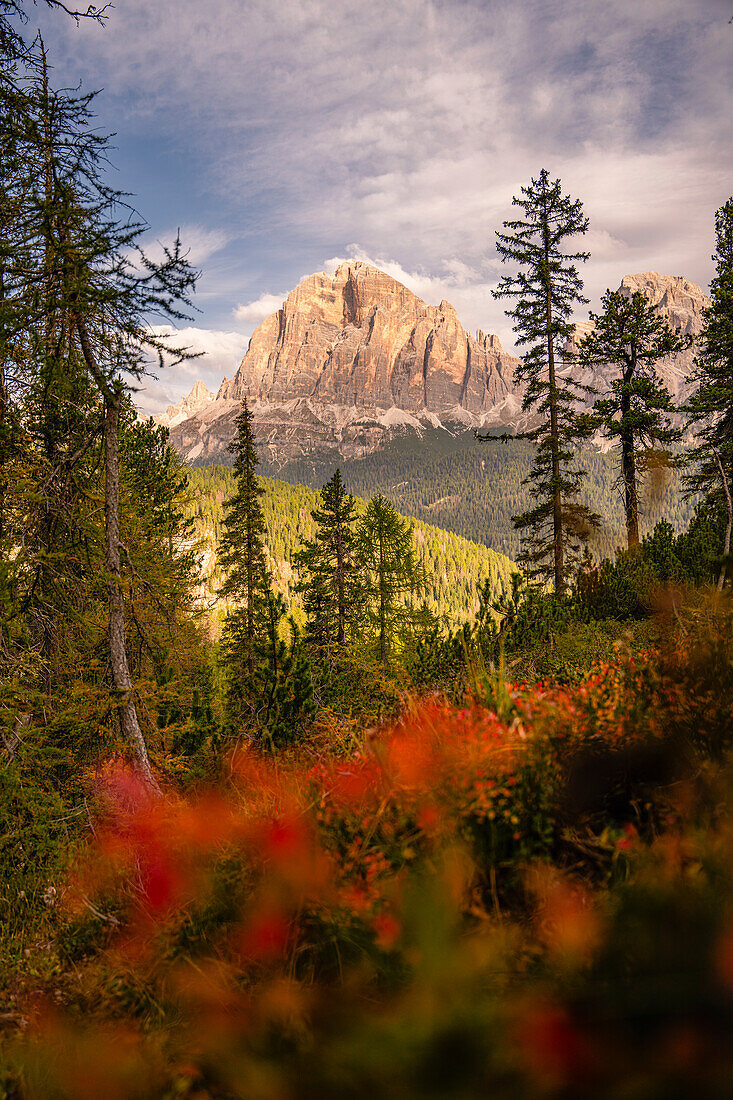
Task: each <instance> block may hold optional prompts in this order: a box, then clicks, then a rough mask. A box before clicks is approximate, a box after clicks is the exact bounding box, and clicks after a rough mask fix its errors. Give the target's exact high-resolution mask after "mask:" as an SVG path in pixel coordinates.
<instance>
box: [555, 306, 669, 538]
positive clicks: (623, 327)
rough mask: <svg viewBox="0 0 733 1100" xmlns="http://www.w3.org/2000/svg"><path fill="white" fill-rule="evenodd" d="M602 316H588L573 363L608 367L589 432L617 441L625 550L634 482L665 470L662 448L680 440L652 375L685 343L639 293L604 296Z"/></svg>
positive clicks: (634, 528) (634, 524)
mask: <svg viewBox="0 0 733 1100" xmlns="http://www.w3.org/2000/svg"><path fill="white" fill-rule="evenodd" d="M601 304H602V306H603V311H602V312H601V313H591V314H590V320H591V321H592V323H593V329H592V330H591V331H590V332H589V333H587V334H586V335H585V336H584V337H583V338H582V340H581V341H580V344H579V347H578V353H577V358H578V361H579V362H580V363H581V364H583V365H587V366H600V365H605V364H609V365H610V366H612V367H613V368H615V370H616V372H617V373H615V374H614V376H613V377H611V379H610V383H609V392H608V394H607V396H604V397H600V398H599V399H598V400H597V401H596V402H595V405H594V414H595V416H594V417H591V418H589V420H588V421H587V424H588V426H589V427H591V428H593V427H598V428H600V430H601V431H602V432H603V434H604V435H605V436H606V438H608V439H612V440H618V442H619V443H620V451H621V484H622V486H623V493H624V510H625V513H626V533H627V541H628V545H629V547H631V546H637V545H638V543H639V478H640V476H641V475H642V474H643V472H644V470H645V469H646V468H648V466H649V465H651V464H654V465H655V466H659V465H660V464H663V465H670V464H671V460H670V456H669V452H668V450H667V448H668V447H669V446H670V445H671V444H672V443H674V442H675V441H676V440H678V439H679V438H680V432H679V431H678V429H676V428H675V427H674V425H673V424H672V421H671V416H672V414H673V413H674V411H675V409H674V405H673V404H672V396H671V394H670V392H669V390H668V389H667V387H666V386H665V385H664V383H663V382H662V380H661V378H660V377H659V375H658V374H657V372H656V370H655V366H656V364H657V363H658V362H659V361H660V360H661V359H664V358H665V357H666V356H668V355H674V354H676V353H677V352H680V351H682V349H683V347H685V341H684V340H683V339H682V338H681V337H680V336H679V335H678V334H677V333H675V332H673V331H672V329H671V328H670V327H669V325H668V324H667V323H666V322H665V320H664V319H663V318H662V317H660V316H659V315H658V314H657V313H655V312H654V309H653V307H652V305H651V303H650V302H649V301H648V300H647V299H646V298H645V297H644V295H643V294H641V293H639V291H635V292H634V293H633V294H632V295H631V296H627V295H625V294H622V293H621V292H620V291H618V290H607V291H606V293H605V294H604V295H603V299H602V303H601Z"/></svg>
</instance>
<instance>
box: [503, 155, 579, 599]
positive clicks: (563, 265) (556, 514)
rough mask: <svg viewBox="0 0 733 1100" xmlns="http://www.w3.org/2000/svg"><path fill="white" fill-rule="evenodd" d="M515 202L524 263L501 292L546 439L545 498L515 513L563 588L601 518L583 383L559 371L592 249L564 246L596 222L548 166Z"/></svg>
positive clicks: (530, 547)
mask: <svg viewBox="0 0 733 1100" xmlns="http://www.w3.org/2000/svg"><path fill="white" fill-rule="evenodd" d="M512 203H513V205H514V206H518V207H520V208H521V210H522V214H523V216H522V217H521V218H517V219H516V220H513V221H506V222H504V230H505V232H503V233H499V232H497V234H496V242H497V243H496V247H497V251H498V253H499V256H500V257H501V259H502V261H504V262H505V263H513V264H516V265H518V271H517V272H516V273H515V274H513V275H505V276H503V277H502V279H501V280H500V282H499V286H498V288H497V289H496V290H495V291H494V297H496V298H514V299H516V305H515V306H514V308H513V309H510V310H507V313H508V315H509V316H510V317H512V318H513V320H514V326H513V327H514V331H515V332H516V333H517V334H518V338H517V343H518V344H519V345H520V346H522V347H525V348H526V349H527V350H526V351H525V352H524V357H523V359H522V361H521V363H520V365H519V366H518V367H517V368H516V370H515V380H516V381H517V382H518V383H522V384H524V385H525V386H526V389H525V394H524V400H523V406H522V407H523V409H524V411H525V412H527V413H530V414H532V415H533V416H534V417H535V418H537V419H538V420H539V424H538V426H537V427H536V428H534V429H533V430H531V431H528V432H526V433H525V434H524V438H525V439H529V440H531V441H532V442H534V443H535V444H536V453H535V459H534V465H533V467H532V471H531V473H530V475H529V477H528V479H527V482H526V484H527V485H528V486H529V488H530V491H531V494H532V496H533V497H534V498H535V500H536V501H537V504H536V505H535V507H533V508H531V509H528V510H527V511H526V512H523V513H522V514H521V515H517V516H514V517H513V519H514V524H515V526H516V527H517V528H518V529H519V530H520V531H522V532H523V533H524V541H525V548H524V553H523V560H524V561H525V563H526V567H527V572H528V573H529V574H530V575H532V576H538V577H552V578H553V579H554V584H555V591H556V592H557V593H558V594H562V592H563V590H564V588H565V584H566V580H567V575H568V567H569V565H570V564H571V562H572V560H573V559H574V558H575V557H576V556H577V552H578V549H579V547H580V546H582V544H583V543H584V542H586V541H587V538H588V536H589V534H590V532H591V531H592V529H593V527H594V526H597V525H598V517H597V516H595V514H594V513H592V512H590V511H589V509H588V508H586V507H584V506H583V505H581V504H579V503H578V502H577V495H578V490H579V488H580V484H581V481H582V477H583V474H582V472H581V471H580V470H578V469H577V468H574V467H573V465H572V463H573V459H574V446H573V444H574V439H575V406H576V402H577V399H578V396H579V393H580V390H581V387H579V386H578V385H576V384H575V383H574V382H573V379H572V377H571V376H569V375H568V374H567V372H563V373H562V374H561V373H560V372H559V370H558V367H559V348H560V347H562V346H563V345H564V344H565V343H566V342H567V340H568V338H569V337H570V334H571V332H572V324H571V323H570V317H571V315H572V313H573V310H574V308H575V307H576V306H577V305H578V304H580V303H583V302H586V301H587V299H586V298H584V297H583V295H582V290H583V281H582V279H581V277H580V274H579V272H578V268H577V266H576V263H577V262H578V261H584V260H587V259H588V255H589V254H588V253H587V252H567V251H565V249H564V246H565V244H566V242H568V241H569V240H570V239H572V238H573V237H578V236H582V235H583V234H584V233H585V232H586V230H587V229H588V219H587V218H586V216H585V215H584V213H583V205H582V203H581V202H580V200H577V199H576V200H573V199H571V198H570V197H569V196H567V195H564V194H563V192H562V186H561V183H560V180H559V179H558V180H554V181H551V180H550V177H549V174H548V172H547V171H546V170H545V169H543V170H542V171H541V172H540V175H539V177H538V178H537V179H536V180H535V179H533V180H532V181H531V182H530V184H529V186H528V187H523V188H522V189H521V195H520V196H519V197H516V196H515V197H514V198H513V199H512Z"/></svg>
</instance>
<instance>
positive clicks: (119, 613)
mask: <svg viewBox="0 0 733 1100" xmlns="http://www.w3.org/2000/svg"><path fill="white" fill-rule="evenodd" d="M119 425H120V393H119V391H118V390H113V391H112V392H111V393H109V394H106V395H105V398H104V457H105V478H104V519H105V535H106V546H105V568H106V570H107V599H108V602H109V626H108V638H109V655H110V662H111V665H112V679H113V681H114V686H115V692H116V695H117V709H118V713H119V717H120V726H121V729H122V734H123V736H124V738H125V740H126V741H127V743H128V745H129V746H130V748H131V750H132V754H133V757H134V759H135V764H136V766H137V768H138V770H139V772H140V774H141V776H142V778H143V779H144V781H145V783H146V785H147V786H148V787H150V788H151V790H153V791H155V792H156V793H157V794H160V788H159V787H158V784H157V783H156V781H155V777H154V775H153V772H152V769H151V767H150V760H149V758H148V750H147V748H146V745H145V739H144V737H143V735H142V730H141V729H140V723H139V722H138V717H137V710H136V708H135V699H134V696H133V688H132V680H131V678H130V668H129V665H128V663H127V650H126V648H125V608H124V602H123V598H122V566H121V561H120V468H119Z"/></svg>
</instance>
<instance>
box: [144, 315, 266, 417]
mask: <svg viewBox="0 0 733 1100" xmlns="http://www.w3.org/2000/svg"><path fill="white" fill-rule="evenodd" d="M155 331H156V332H157V333H160V334H161V335H165V336H168V337H169V338H170V344H171V346H172V347H185V348H187V349H188V350H189V351H191V352H193V353H197V352H203V354H202V355H201V356H200V357H199V358H196V359H189V360H187V361H185V362H183V363H179V364H178V366H175V367H169V368H166V370H165V371H163V372H162V373H160V374H159V375H158V377H157V378H147V379H145V380H144V381H143V383H141V385H140V389H139V391H138V392H137V394H136V395H135V404H136V405H137V406H138V408H139V409H140V410H141V411H142V412H144V413H145V414H146V415H148V414H153V413H159V412H162V411H163V409H165V408H166V407H167V406H168V405H175V404H176V403H177V402H178V401H180V400H181V398H182V397H185V396H186V394H187V393H189V392H190V391H191V389H192V388H193V384H194V382H196V380H197V379H199V378H200V379H201V380H202V381H203V382H205V383H206V385H207V386H208V387H209V389H210V390H211V391H212V392H213V393H216V391H217V389H218V388H219V385H220V384H221V381H222V378H224V377H225V376H226V377H228V378H231V377H232V376H233V375H234V373H235V372H236V370H237V367H238V366H239V364H240V362H241V359H242V356H243V355H244V353H245V351H246V350H247V338H246V337H245V336H242V334H241V333H238V332H221V331H217V330H214V329H204V328H196V327H195V326H190V327H188V328H181V329H174V328H172V327H171V326H169V325H160V326H157V327H156V329H155Z"/></svg>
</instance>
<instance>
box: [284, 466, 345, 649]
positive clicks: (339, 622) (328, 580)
mask: <svg viewBox="0 0 733 1100" xmlns="http://www.w3.org/2000/svg"><path fill="white" fill-rule="evenodd" d="M355 508H356V502H355V501H354V498H353V497H352V496H350V495H349V493H347V491H346V489H345V487H344V483H343V481H342V479H341V471H340V470H336V472H335V473H334V475H333V477H332V478H331V480H330V481H328V482H327V483H326V485H324V486H323V488H322V489H321V505H320V507H319V508H316V509H315V511H314V512H313V513H312V516H313V519H314V520H315V523H316V534H315V538H314V539H313V540H312V541H306V542H305V544H304V546H303V548H302V549H301V550H300V551H299V552H298V554H296V556H295V564H296V566H297V568H298V569H299V571H300V573H301V580H300V583H299V586H298V591H299V592H301V593H302V596H303V608H304V610H305V613H306V616H307V621H308V626H307V634H308V637H309V638H310V639H311V640H312V641H314V642H315V643H316V644H319V645H328V644H331V643H333V642H335V643H336V645H339V646H343V645H345V643H346V637H347V629H348V626H349V624H350V623H351V622H352V621H353V620H354V618H355V616H356V615H357V614H358V576H357V572H356V563H355V559H354V551H355V534H354V524H355V522H356V517H355Z"/></svg>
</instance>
